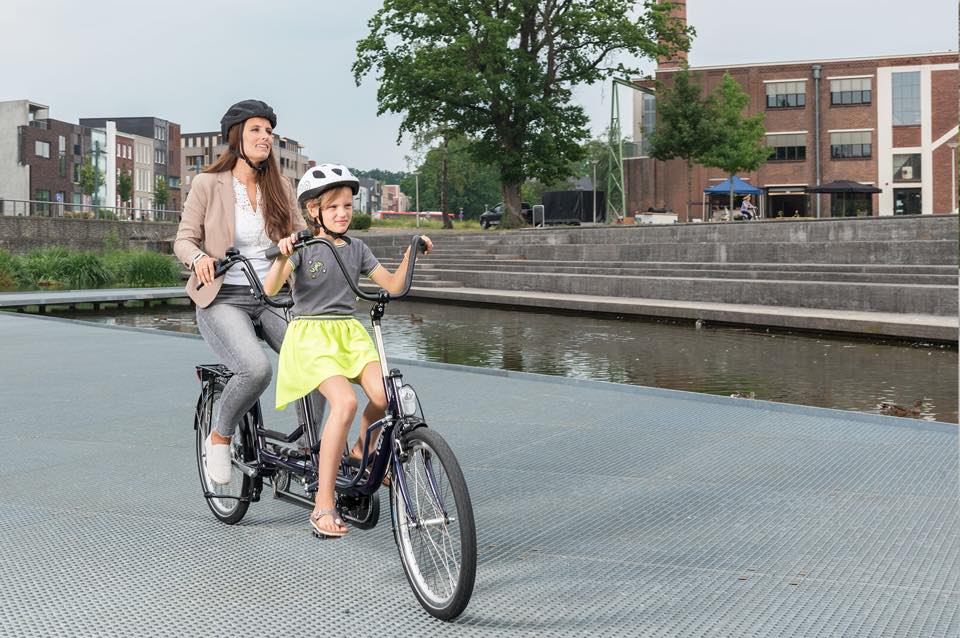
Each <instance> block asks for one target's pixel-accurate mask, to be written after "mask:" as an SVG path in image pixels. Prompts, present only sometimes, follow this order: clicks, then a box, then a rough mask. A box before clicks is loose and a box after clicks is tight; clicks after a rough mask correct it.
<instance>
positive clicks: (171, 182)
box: [167, 175, 180, 188]
mask: <svg viewBox="0 0 960 638" xmlns="http://www.w3.org/2000/svg"><path fill="white" fill-rule="evenodd" d="M167 186H169V187H170V188H180V178H179V177H177V176H176V175H167Z"/></svg>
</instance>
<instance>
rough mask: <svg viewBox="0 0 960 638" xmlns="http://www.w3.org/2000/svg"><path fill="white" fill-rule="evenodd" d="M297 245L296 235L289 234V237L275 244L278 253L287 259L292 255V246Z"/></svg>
mask: <svg viewBox="0 0 960 638" xmlns="http://www.w3.org/2000/svg"><path fill="white" fill-rule="evenodd" d="M295 243H297V233H290V236H289V237H284V238H283V239H281V240H280V241H278V242H277V248H279V249H280V253H281V254H282V255H283V256H284V257H289V256H290V255H292V254H293V245H294V244H295Z"/></svg>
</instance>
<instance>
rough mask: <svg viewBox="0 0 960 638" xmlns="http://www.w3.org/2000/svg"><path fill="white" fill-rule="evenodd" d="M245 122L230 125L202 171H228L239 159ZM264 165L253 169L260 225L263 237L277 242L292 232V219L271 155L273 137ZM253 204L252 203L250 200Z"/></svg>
mask: <svg viewBox="0 0 960 638" xmlns="http://www.w3.org/2000/svg"><path fill="white" fill-rule="evenodd" d="M245 124H246V122H240V123H239V124H234V125H233V126H231V127H230V130H229V131H228V133H227V150H226V151H225V152H224V154H223V155H221V156H220V159H218V160H217V161H216V162H214V163H213V165H211V166H210V167H209V168H207V169H205V170H204V171H203V172H204V173H222V172H224V171H232V170H233V167H234V166H236V164H237V162H238V161H239V160H240V140H241V139H242V136H243V127H244V125H245ZM264 164H265V169H264V171H263V172H260V173H257V185H258V186H259V187H260V194H261V195H262V197H263V211H262V213H263V227H264V230H265V231H266V233H267V237H269V238H270V240H271V241H274V242H277V241H280V240H281V239H283V238H284V237H286V236H287V235H289V234H290V233H292V232H293V223H292V222H291V221H290V211H289V210H287V209H288V208H289V206H290V201H289V199H288V197H287V191H286V190H285V189H284V185H283V179H284V177H283V176H282V175H281V174H280V168H279V167H278V166H277V160H276V159H274V157H273V140H271V144H270V155H268V156H267V159H266V160H264ZM254 204H256V203H255V202H254Z"/></svg>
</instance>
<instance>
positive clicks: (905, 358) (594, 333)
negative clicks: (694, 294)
mask: <svg viewBox="0 0 960 638" xmlns="http://www.w3.org/2000/svg"><path fill="white" fill-rule="evenodd" d="M360 308H361V310H360V311H359V312H358V313H357V317H358V318H359V319H360V321H361V323H363V324H364V325H369V318H368V317H367V311H368V307H367V306H366V305H361V306H360ZM62 316H72V317H75V318H82V319H86V320H91V321H101V322H106V323H113V324H120V325H133V326H143V327H150V328H158V329H161V330H173V331H178V332H192V333H196V332H197V328H196V322H195V316H194V311H193V310H192V309H190V308H186V307H182V306H181V307H177V306H161V307H154V308H153V309H150V310H147V311H144V310H138V311H134V310H124V309H110V310H106V311H101V312H99V313H95V312H90V311H88V312H84V311H78V312H73V313H69V314H64V315H62ZM383 332H384V339H385V341H386V345H387V354H388V356H395V357H402V358H409V359H423V360H427V361H439V362H444V363H458V364H463V365H469V366H478V367H486V368H502V369H507V370H520V371H526V372H537V373H542V374H550V375H559V376H567V377H577V378H584V379H597V380H602V381H613V382H616V383H629V384H633V385H643V386H652V387H658V388H672V389H676V390H689V391H692V392H705V393H709V394H720V395H730V394H732V393H734V392H754V393H755V395H756V398H757V399H765V400H769V401H779V402H782V403H796V404H801V405H814V406H822V407H830V408H839V409H843V410H858V411H862V412H878V411H879V407H878V404H879V403H896V404H899V405H902V406H913V405H914V403H915V402H916V401H918V400H922V401H923V402H924V406H923V407H922V408H921V418H925V419H937V420H940V421H950V422H954V423H956V422H957V350H956V348H953V347H949V346H944V345H939V344H905V343H903V342H897V341H890V342H884V341H866V340H847V339H844V338H842V337H834V336H829V337H827V336H818V335H808V334H792V333H784V332H770V331H766V330H754V329H748V328H737V327H728V326H723V327H719V326H718V327H712V326H710V325H709V324H708V325H706V326H705V327H704V328H702V329H696V328H694V327H693V326H692V325H690V324H686V323H685V324H673V323H666V322H652V321H639V320H634V319H627V320H617V319H605V318H597V317H584V316H575V315H556V314H545V313H531V312H514V311H507V310H499V309H492V308H482V307H464V306H454V305H445V304H432V303H419V302H410V303H403V302H394V303H391V304H390V306H389V307H388V314H387V316H386V317H385V318H384V321H383Z"/></svg>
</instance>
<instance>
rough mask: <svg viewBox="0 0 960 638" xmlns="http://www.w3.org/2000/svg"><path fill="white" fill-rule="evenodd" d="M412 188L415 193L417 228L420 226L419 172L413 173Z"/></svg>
mask: <svg viewBox="0 0 960 638" xmlns="http://www.w3.org/2000/svg"><path fill="white" fill-rule="evenodd" d="M413 177H414V183H415V184H416V185H415V186H414V190H415V191H416V195H417V228H420V173H414V174H413Z"/></svg>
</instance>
